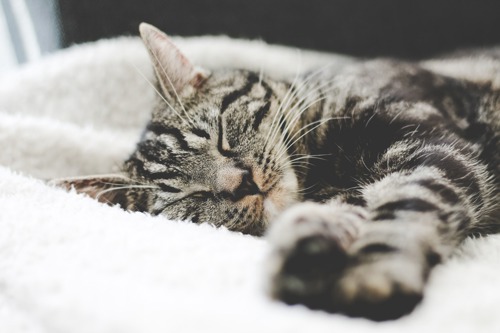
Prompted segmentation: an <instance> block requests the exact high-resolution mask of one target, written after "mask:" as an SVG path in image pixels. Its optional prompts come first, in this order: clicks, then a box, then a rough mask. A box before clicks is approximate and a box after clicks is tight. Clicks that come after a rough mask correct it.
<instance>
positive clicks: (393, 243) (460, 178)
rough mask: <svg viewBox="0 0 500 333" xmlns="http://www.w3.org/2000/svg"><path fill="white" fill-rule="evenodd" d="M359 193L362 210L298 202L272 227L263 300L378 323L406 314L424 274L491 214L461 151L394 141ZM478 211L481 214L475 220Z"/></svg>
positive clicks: (476, 170)
mask: <svg viewBox="0 0 500 333" xmlns="http://www.w3.org/2000/svg"><path fill="white" fill-rule="evenodd" d="M373 177H374V179H373V181H371V182H368V184H367V185H365V186H362V187H361V197H362V201H364V202H365V204H364V205H363V207H357V206H351V205H347V204H344V203H342V204H339V203H338V202H335V201H333V202H331V203H329V204H313V203H304V204H300V205H297V206H295V207H293V208H292V209H290V210H289V211H288V212H286V213H284V214H283V215H282V216H281V218H280V219H279V220H278V221H276V224H275V225H274V226H273V227H272V228H271V230H270V233H269V239H270V241H271V242H272V244H273V245H274V249H275V251H274V252H273V255H272V257H271V260H270V261H269V263H270V273H271V284H270V292H271V294H272V295H273V296H274V297H276V298H278V299H281V300H284V301H286V302H288V303H302V304H306V305H308V306H309V307H312V308H320V309H324V310H327V311H332V312H343V313H346V314H349V315H353V316H364V317H369V318H373V319H377V320H384V319H391V318H396V317H399V316H401V315H403V314H406V313H408V312H410V311H411V310H412V309H413V308H414V307H415V305H416V304H418V302H419V301H420V299H421V298H422V295H423V289H424V286H425V282H426V280H427V278H428V275H429V272H430V271H431V268H432V267H433V266H434V265H436V264H437V263H439V262H440V261H442V260H443V259H445V258H446V257H447V256H449V254H450V253H451V252H452V250H453V249H454V248H455V247H456V246H457V244H459V243H460V242H461V241H462V240H463V239H464V237H466V235H467V233H468V232H469V231H470V230H475V229H476V228H477V227H478V226H479V225H480V224H481V223H482V222H481V219H482V218H483V217H482V216H481V213H486V211H488V210H489V209H490V208H491V205H492V204H491V198H488V196H489V195H491V194H490V192H489V187H488V177H487V175H486V173H485V168H484V167H482V166H481V164H480V163H479V162H478V161H477V160H476V159H475V158H474V157H472V155H471V154H470V151H469V150H468V149H466V148H463V149H462V148H457V147H452V146H443V145H439V144H436V145H432V144H427V145H417V146H416V145H414V144H413V145H411V144H406V143H398V144H396V145H394V146H393V147H391V148H390V149H389V150H388V151H387V152H386V153H385V154H384V155H383V156H382V158H381V159H380V161H379V163H378V164H377V165H374V166H373ZM484 215H486V214H484Z"/></svg>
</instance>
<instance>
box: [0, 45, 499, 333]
mask: <svg viewBox="0 0 500 333" xmlns="http://www.w3.org/2000/svg"><path fill="white" fill-rule="evenodd" d="M176 42H177V43H178V45H179V47H180V48H181V49H182V50H183V51H184V52H185V53H186V55H188V57H189V58H191V59H192V61H193V62H194V63H197V64H200V65H203V66H206V67H208V68H216V67H224V66H237V67H247V68H252V69H255V70H258V71H263V72H264V73H266V74H269V75H273V76H283V75H294V73H296V72H297V71H302V70H306V69H307V68H312V67H316V66H321V65H322V64H325V63H327V62H332V63H333V64H334V66H342V65H344V64H345V63H347V62H349V61H350V59H349V58H347V57H342V56H336V55H327V54H320V53H313V52H298V51H296V50H294V49H289V48H284V47H278V46H269V45H266V44H264V43H262V42H254V41H241V40H231V39H228V38H224V37H203V38H193V39H176ZM152 75H153V74H152V69H151V68H150V65H149V62H148V58H147V54H146V52H145V50H144V48H143V46H142V44H141V42H140V41H139V40H138V39H136V38H119V39H112V40H104V41H99V42H96V43H91V44H87V45H83V46H74V47H72V48H70V49H67V50H65V51H62V52H60V53H58V54H54V55H53V56H51V57H49V58H46V59H43V60H42V61H40V62H38V63H34V64H32V65H29V66H27V67H25V68H22V69H21V70H19V71H16V72H13V73H11V74H9V75H7V76H4V77H3V78H1V81H0V144H1V145H0V146H1V147H2V151H1V153H0V209H1V212H0V332H10V333H14V332H74V333H75V332H252V333H255V332H315V333H319V332H422V331H425V332H430V331H435V332H443V331H469V332H479V331H485V332H492V331H494V330H495V329H498V328H499V327H500V316H498V308H499V307H500V282H499V281H500V255H499V254H500V236H499V235H493V236H489V237H485V238H479V239H474V240H467V241H466V242H465V244H464V245H463V246H462V247H461V248H460V249H459V251H457V253H456V255H455V256H454V258H453V259H452V260H450V261H449V262H447V263H446V264H443V265H441V266H439V267H437V268H436V270H435V271H434V272H433V274H432V275H431V278H430V282H429V285H428V288H427V289H426V293H425V298H424V300H423V302H422V303H421V304H420V305H419V306H418V307H417V308H416V309H415V311H414V312H413V313H412V314H410V315H408V316H405V317H403V318H401V319H399V320H395V321H390V322H385V323H375V322H371V321H369V320H365V319H352V318H347V317H344V316H342V315H338V314H327V313H324V312H320V311H312V310H309V309H307V308H305V307H303V306H300V305H299V306H287V305H284V304H282V303H280V302H277V301H273V300H270V299H269V298H268V297H267V296H266V293H265V282H266V277H265V270H264V263H265V260H266V257H267V254H268V252H269V246H268V244H267V243H266V241H265V239H261V238H256V237H251V236H245V235H242V234H237V233H233V232H229V231H227V230H225V229H217V228H214V227H212V226H211V225H209V224H204V225H194V224H191V223H187V222H182V221H169V220H167V219H166V218H163V217H152V216H149V215H147V214H142V213H130V212H125V211H123V210H121V209H119V208H118V207H110V206H107V205H104V204H101V203H98V202H96V201H94V200H92V199H90V198H88V197H85V196H83V195H80V194H76V193H74V192H69V193H68V192H65V191H64V190H61V189H58V188H54V187H51V186H49V185H47V184H46V183H45V182H44V181H42V180H43V179H52V178H60V177H69V176H78V175H95V174H103V173H113V172H115V171H117V169H118V168H119V166H120V163H121V161H122V160H123V159H124V158H126V157H127V155H128V154H129V153H130V152H131V151H132V149H133V147H134V143H135V142H136V140H137V139H138V138H139V136H140V133H141V130H142V128H143V126H144V124H145V123H146V122H147V120H148V116H149V109H150V107H151V103H152V101H153V97H154V95H153V94H154V91H153V89H152V88H151V86H150V84H149V83H148V81H147V80H152Z"/></svg>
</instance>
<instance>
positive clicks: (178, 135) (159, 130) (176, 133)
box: [147, 123, 196, 151]
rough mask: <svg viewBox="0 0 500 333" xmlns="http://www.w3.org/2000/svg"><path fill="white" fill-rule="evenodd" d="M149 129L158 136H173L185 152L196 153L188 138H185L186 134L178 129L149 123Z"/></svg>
mask: <svg viewBox="0 0 500 333" xmlns="http://www.w3.org/2000/svg"><path fill="white" fill-rule="evenodd" d="M147 129H148V130H150V131H151V132H153V133H154V134H156V135H162V134H166V135H171V136H173V137H174V138H175V139H176V140H177V142H178V143H179V146H180V147H181V149H183V150H189V151H196V149H194V148H192V147H190V146H189V144H188V143H187V141H186V138H185V137H184V134H182V132H181V131H180V130H179V129H178V128H175V127H167V126H165V125H162V124H159V123H149V125H148V127H147Z"/></svg>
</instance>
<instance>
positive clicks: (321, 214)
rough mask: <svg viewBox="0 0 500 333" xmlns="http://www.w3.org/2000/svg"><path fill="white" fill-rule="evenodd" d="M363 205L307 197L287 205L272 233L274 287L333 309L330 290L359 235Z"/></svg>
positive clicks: (289, 298)
mask: <svg viewBox="0 0 500 333" xmlns="http://www.w3.org/2000/svg"><path fill="white" fill-rule="evenodd" d="M365 215H366V214H365V212H364V210H362V209H360V208H357V207H350V206H340V207H333V206H328V205H322V204H316V203H303V204H299V205H296V206H294V207H292V208H291V209H289V210H288V211H286V212H285V213H284V214H283V215H282V216H281V217H280V219H279V220H278V221H276V222H275V224H274V225H273V226H272V228H271V230H270V232H269V233H268V238H269V240H270V242H271V243H272V245H273V252H272V254H271V257H270V258H269V261H268V272H269V274H270V277H271V280H270V285H269V292H270V293H271V295H272V296H273V297H274V298H277V299H280V300H282V301H284V302H286V303H289V304H296V303H301V304H305V305H307V306H309V307H310V308H317V309H325V310H327V309H330V308H331V307H332V306H334V305H333V303H332V298H331V296H330V293H329V291H331V290H333V288H334V283H335V281H336V280H337V279H338V278H339V277H340V276H341V274H342V272H343V271H344V269H345V267H346V266H347V264H348V260H349V258H348V248H349V247H350V246H351V244H352V243H353V242H354V241H355V240H356V239H357V237H358V236H359V233H360V228H361V225H362V223H363V222H364V221H365V219H366V216H365Z"/></svg>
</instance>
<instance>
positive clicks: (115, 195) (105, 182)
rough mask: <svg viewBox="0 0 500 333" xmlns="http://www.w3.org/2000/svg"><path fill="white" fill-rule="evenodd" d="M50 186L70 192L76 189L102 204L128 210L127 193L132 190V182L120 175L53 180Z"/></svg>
mask: <svg viewBox="0 0 500 333" xmlns="http://www.w3.org/2000/svg"><path fill="white" fill-rule="evenodd" d="M48 184H49V185H52V186H56V187H62V188H64V189H66V190H68V191H69V190H72V189H74V190H75V191H76V192H78V193H84V194H86V195H88V196H90V197H92V198H94V199H96V200H98V201H100V202H103V203H107V204H109V205H120V206H121V207H122V208H124V209H126V208H127V191H128V190H129V188H130V181H129V180H128V179H127V178H126V177H123V176H121V175H119V174H116V175H103V176H88V177H74V178H62V179H53V180H50V181H49V182H48Z"/></svg>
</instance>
